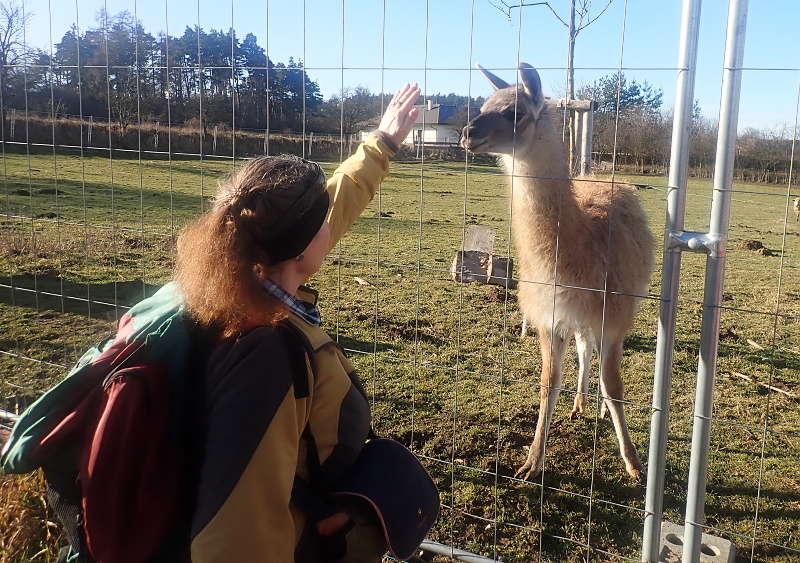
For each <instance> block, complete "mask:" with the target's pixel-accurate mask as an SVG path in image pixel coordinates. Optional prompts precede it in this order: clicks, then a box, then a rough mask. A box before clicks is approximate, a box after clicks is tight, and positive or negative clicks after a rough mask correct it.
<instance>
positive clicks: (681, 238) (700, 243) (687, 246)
mask: <svg viewBox="0 0 800 563" xmlns="http://www.w3.org/2000/svg"><path fill="white" fill-rule="evenodd" d="M667 237H668V239H669V249H670V250H671V251H675V250H688V251H689V252H699V253H702V254H707V255H709V256H712V257H715V258H718V257H719V251H720V248H721V244H720V243H721V242H722V237H721V236H719V235H712V234H710V233H701V232H698V231H672V232H670V233H668V235H667Z"/></svg>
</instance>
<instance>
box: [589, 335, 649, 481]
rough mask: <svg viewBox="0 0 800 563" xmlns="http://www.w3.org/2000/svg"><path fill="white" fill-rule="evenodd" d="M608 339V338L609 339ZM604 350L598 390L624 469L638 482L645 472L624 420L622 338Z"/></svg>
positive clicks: (642, 478)
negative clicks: (605, 407)
mask: <svg viewBox="0 0 800 563" xmlns="http://www.w3.org/2000/svg"><path fill="white" fill-rule="evenodd" d="M609 340H610V339H609ZM603 348H604V350H603V351H602V353H601V358H600V391H601V393H602V394H603V397H604V399H603V403H604V405H606V406H607V407H608V412H609V414H611V422H612V423H613V424H614V430H615V431H616V433H617V441H618V442H619V450H620V453H621V454H622V459H623V461H624V462H625V470H626V471H627V472H628V475H630V476H631V477H633V478H634V479H636V480H637V481H639V482H644V478H645V472H644V468H643V467H642V464H641V463H640V462H639V456H638V455H637V453H636V447H635V446H634V445H633V441H632V440H631V435H630V432H629V431H628V422H627V421H626V420H625V410H624V405H623V397H624V388H623V384H622V377H621V374H620V364H621V363H622V339H620V340H618V341H616V342H613V343H610V344H609V345H607V346H606V345H605V343H604V346H603Z"/></svg>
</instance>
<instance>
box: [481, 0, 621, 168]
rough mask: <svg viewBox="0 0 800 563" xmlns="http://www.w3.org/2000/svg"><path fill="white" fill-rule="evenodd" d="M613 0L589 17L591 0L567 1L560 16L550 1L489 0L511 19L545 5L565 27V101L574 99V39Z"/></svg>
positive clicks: (571, 139)
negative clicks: (565, 12)
mask: <svg viewBox="0 0 800 563" xmlns="http://www.w3.org/2000/svg"><path fill="white" fill-rule="evenodd" d="M613 1H614V0H605V2H606V4H605V6H603V8H602V9H601V10H600V13H598V14H597V15H596V16H594V17H591V16H590V15H589V11H590V9H591V7H592V0H570V1H569V15H568V16H567V17H562V16H561V15H559V13H558V12H557V11H556V10H555V9H554V8H553V7H552V6H551V5H550V2H519V3H517V4H508V3H506V2H505V0H500V3H501V4H502V6H498V5H497V4H494V3H493V2H491V0H490V1H489V3H490V4H492V6H494V7H495V8H497V9H498V10H500V11H501V12H503V13H504V14H506V16H508V18H509V20H510V19H511V10H514V9H517V8H519V9H521V8H527V7H530V6H545V7H547V9H549V10H550V12H551V13H552V14H553V15H554V16H555V18H556V19H557V20H558V21H559V22H561V23H562V24H563V25H564V27H566V28H567V93H566V100H565V101H566V103H567V104H569V102H570V101H572V100H574V99H575V41H576V39H577V38H578V34H579V33H580V32H581V30H583V29H586V28H587V27H589V26H590V25H591V24H593V23H594V22H595V21H597V20H598V18H600V16H602V15H603V14H604V13H605V11H606V10H607V9H608V7H609V6H611V3H612V2H613ZM568 115H569V161H570V170H573V169H574V165H573V162H574V160H575V143H576V140H577V139H576V124H575V123H574V120H573V115H572V112H568Z"/></svg>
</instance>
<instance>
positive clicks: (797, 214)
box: [792, 197, 800, 221]
mask: <svg viewBox="0 0 800 563" xmlns="http://www.w3.org/2000/svg"><path fill="white" fill-rule="evenodd" d="M792 208H793V209H794V220H795V221H797V219H798V218H800V197H796V198H794V201H793V202H792Z"/></svg>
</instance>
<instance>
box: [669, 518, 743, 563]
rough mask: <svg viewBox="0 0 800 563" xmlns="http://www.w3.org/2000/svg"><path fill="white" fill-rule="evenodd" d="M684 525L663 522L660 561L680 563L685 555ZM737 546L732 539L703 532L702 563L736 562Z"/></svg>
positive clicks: (701, 545)
mask: <svg viewBox="0 0 800 563" xmlns="http://www.w3.org/2000/svg"><path fill="white" fill-rule="evenodd" d="M683 538H684V536H683V526H681V525H680V524H675V523H673V522H662V523H661V551H660V552H659V555H658V560H659V562H665V563H680V562H681V561H682V557H683ZM735 560H736V546H735V545H733V543H731V541H730V540H726V539H725V538H718V537H717V536H711V535H709V534H703V536H702V539H701V544H700V562H701V563H734V561H735Z"/></svg>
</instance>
